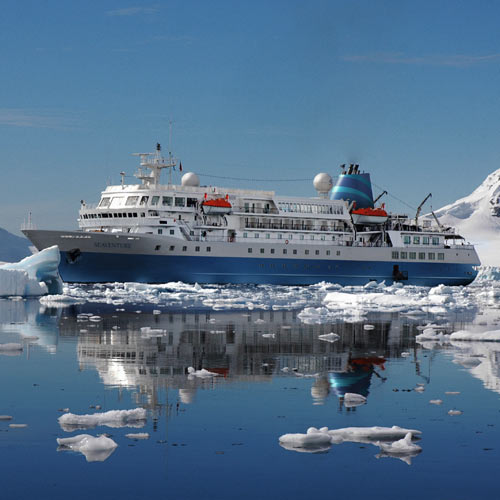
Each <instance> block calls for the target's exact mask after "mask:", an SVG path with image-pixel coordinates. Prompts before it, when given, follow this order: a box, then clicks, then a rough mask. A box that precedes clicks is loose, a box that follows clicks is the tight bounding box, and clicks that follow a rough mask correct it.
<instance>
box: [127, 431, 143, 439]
mask: <svg viewBox="0 0 500 500" xmlns="http://www.w3.org/2000/svg"><path fill="white" fill-rule="evenodd" d="M125 437H126V438H129V439H149V434H148V433H147V432H136V433H135V434H134V433H131V434H125Z"/></svg>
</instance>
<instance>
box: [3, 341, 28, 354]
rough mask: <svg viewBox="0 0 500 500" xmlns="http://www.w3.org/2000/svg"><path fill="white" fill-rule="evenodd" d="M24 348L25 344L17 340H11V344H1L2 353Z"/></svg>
mask: <svg viewBox="0 0 500 500" xmlns="http://www.w3.org/2000/svg"><path fill="white" fill-rule="evenodd" d="M22 350H23V345H22V344H18V343H15V342H10V343H9V344H0V353H4V352H7V353H8V352H17V351H22Z"/></svg>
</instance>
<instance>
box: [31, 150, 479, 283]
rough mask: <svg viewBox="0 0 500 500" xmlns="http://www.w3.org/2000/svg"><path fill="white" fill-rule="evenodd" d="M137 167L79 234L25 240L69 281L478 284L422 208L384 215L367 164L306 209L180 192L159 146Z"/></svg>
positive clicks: (467, 255) (195, 185)
mask: <svg viewBox="0 0 500 500" xmlns="http://www.w3.org/2000/svg"><path fill="white" fill-rule="evenodd" d="M137 156H138V157H139V158H140V166H139V169H138V172H137V173H136V174H135V176H136V178H137V179H138V181H139V182H138V183H137V184H127V183H125V173H124V172H121V174H120V175H121V183H120V184H119V185H114V186H108V187H107V188H106V189H105V190H104V191H103V192H102V193H101V198H100V200H99V202H98V203H97V204H95V205H90V204H88V203H85V202H84V201H82V202H81V206H80V210H79V217H78V225H79V229H78V230H75V231H52V230H38V229H33V228H28V229H24V230H23V232H24V234H25V235H26V236H27V237H28V238H29V239H30V240H31V242H32V243H33V244H34V245H35V246H36V247H37V248H38V249H39V250H41V249H43V248H46V247H49V246H52V245H57V246H58V247H59V249H60V253H61V262H60V266H59V271H60V274H61V277H62V279H63V280H64V281H66V282H77V283H106V282H143V283H166V282H171V281H182V282H187V283H213V284H232V283H234V284H237V283H241V284H266V283H268V284H279V285H310V284H315V283H319V282H330V283H338V284H340V285H343V286H344V285H365V284H367V283H369V282H371V281H376V282H382V281H385V282H386V283H387V284H390V283H394V282H401V283H403V284H411V285H422V286H436V285H439V284H445V285H467V284H469V283H471V282H472V281H473V280H474V278H475V277H476V274H477V267H478V266H479V265H480V262H479V258H478V256H477V254H476V251H475V249H474V247H473V245H470V244H467V243H466V242H465V240H464V239H463V238H462V237H461V236H460V235H458V234H457V233H456V232H455V230H454V229H453V228H449V227H443V226H441V225H440V223H439V220H438V219H437V218H432V217H430V218H429V217H427V218H424V217H422V218H419V214H420V210H421V206H422V205H421V206H420V207H419V209H418V210H417V213H416V215H415V217H414V218H410V217H408V216H406V215H399V214H392V213H389V212H387V211H386V209H385V206H384V205H380V206H376V203H377V201H378V199H376V200H374V199H373V193H372V186H371V181H370V175H369V174H368V173H364V172H362V171H361V170H360V168H359V165H353V164H351V165H342V166H341V169H342V170H341V174H340V175H339V176H338V180H337V182H336V184H335V186H334V185H333V180H332V177H331V176H330V175H329V174H327V173H320V174H318V175H316V177H315V178H314V181H313V184H314V188H315V189H316V191H317V197H312V198H311V197H304V198H301V197H296V196H293V197H291V196H280V195H277V194H275V192H274V191H262V190H249V189H235V188H226V187H215V186H202V185H200V181H199V177H198V176H197V175H196V174H195V173H193V172H188V173H185V174H183V175H182V179H181V183H180V185H179V184H174V183H173V182H172V171H173V170H174V169H175V167H176V166H177V160H175V159H174V158H173V157H172V155H171V154H169V155H168V157H167V158H165V157H164V156H163V155H162V153H161V147H160V145H159V144H157V146H156V151H155V152H154V153H137ZM163 170H167V171H168V183H167V184H161V183H160V177H161V174H162V171H163ZM179 170H181V171H182V164H181V163H179ZM379 198H380V197H379Z"/></svg>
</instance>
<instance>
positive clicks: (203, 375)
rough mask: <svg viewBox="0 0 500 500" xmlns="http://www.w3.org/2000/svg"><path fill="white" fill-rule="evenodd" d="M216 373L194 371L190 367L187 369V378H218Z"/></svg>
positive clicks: (203, 370) (203, 369) (202, 370)
mask: <svg viewBox="0 0 500 500" xmlns="http://www.w3.org/2000/svg"><path fill="white" fill-rule="evenodd" d="M218 376H219V374H218V373H214V372H209V371H208V370H205V368H202V369H201V370H195V369H194V368H193V367H192V366H190V367H189V368H188V378H189V379H193V378H194V377H198V378H212V377H218Z"/></svg>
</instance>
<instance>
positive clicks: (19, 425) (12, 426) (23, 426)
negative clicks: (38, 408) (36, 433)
mask: <svg viewBox="0 0 500 500" xmlns="http://www.w3.org/2000/svg"><path fill="white" fill-rule="evenodd" d="M9 427H11V428H12V429H24V428H25V427H28V424H9Z"/></svg>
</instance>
